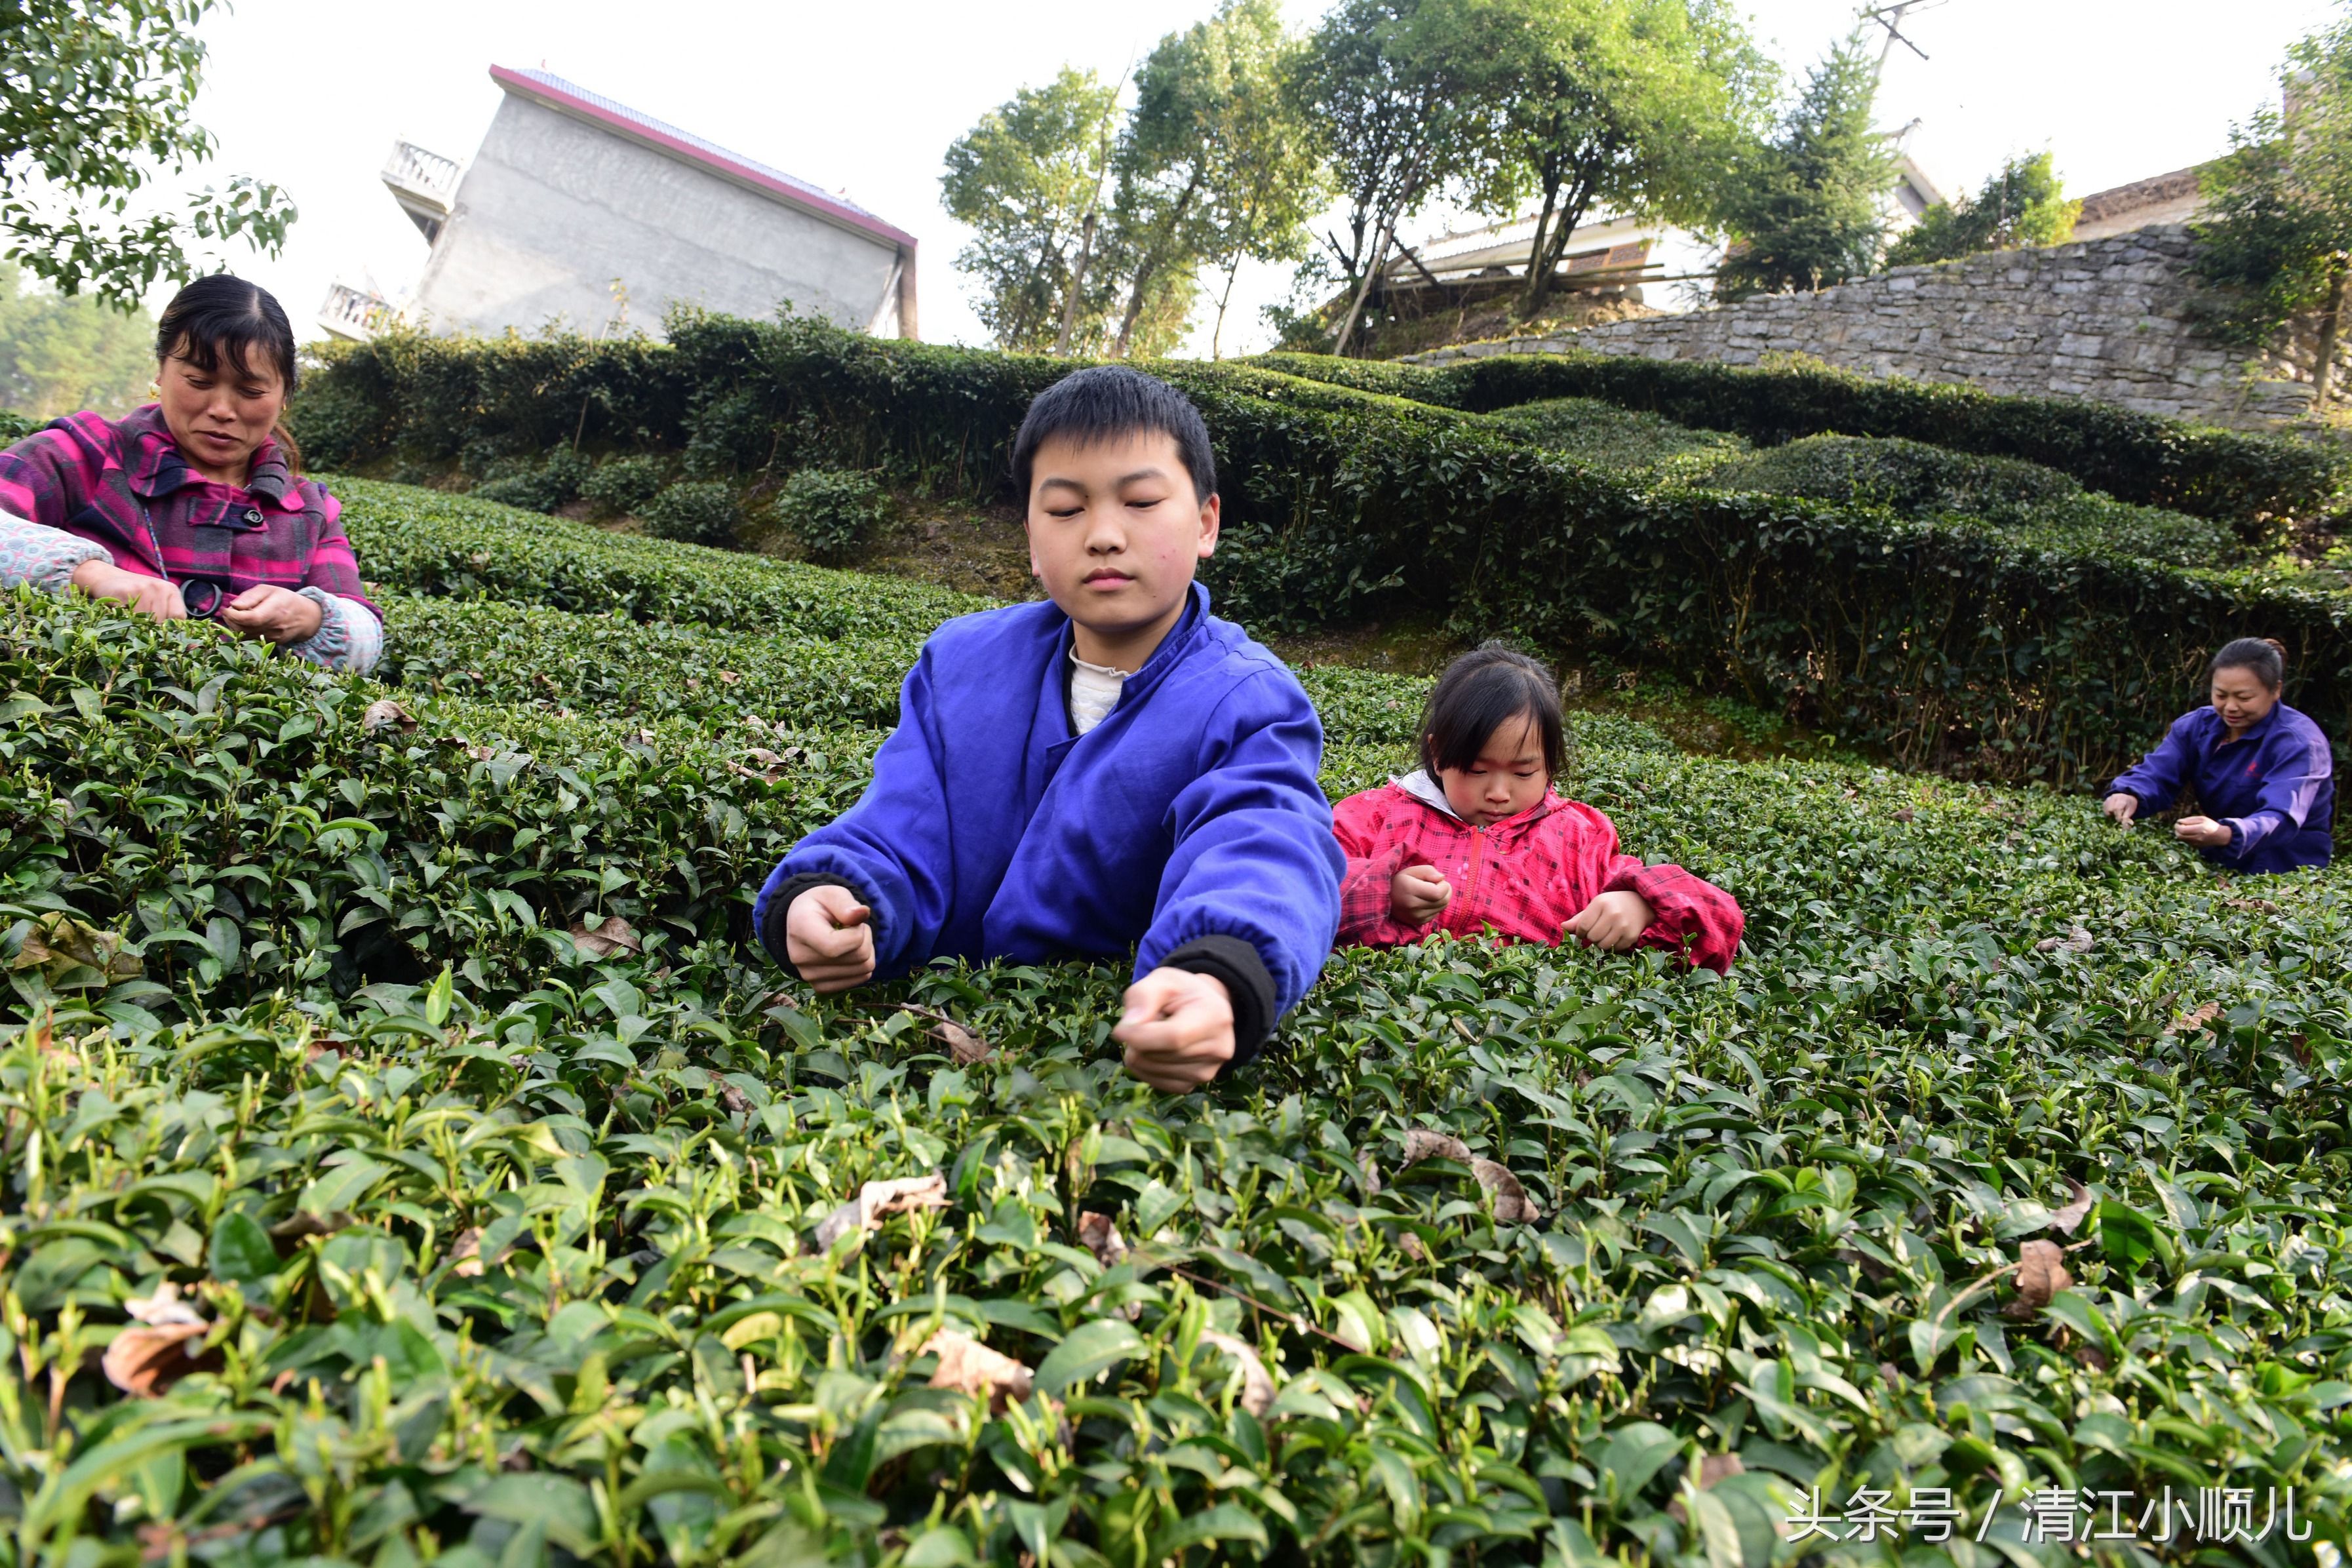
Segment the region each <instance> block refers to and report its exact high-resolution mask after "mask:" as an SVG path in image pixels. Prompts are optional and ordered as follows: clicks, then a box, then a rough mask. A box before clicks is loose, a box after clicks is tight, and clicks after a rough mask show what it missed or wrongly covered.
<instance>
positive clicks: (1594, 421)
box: [1486, 397, 1748, 479]
mask: <svg viewBox="0 0 2352 1568" xmlns="http://www.w3.org/2000/svg"><path fill="white" fill-rule="evenodd" d="M1486 423H1487V425H1488V426H1490V427H1491V428H1494V429H1496V430H1499V431H1502V432H1503V433H1504V434H1506V435H1509V436H1517V437H1520V438H1521V439H1523V440H1527V441H1532V442H1534V443H1535V444H1536V445H1538V446H1539V447H1550V448H1551V449H1552V450H1553V451H1556V452H1566V453H1568V454H1570V456H1571V457H1577V458H1584V459H1585V460H1586V461H1588V462H1593V463H1599V464H1601V466H1603V467H1605V468H1631V469H1640V470H1643V471H1646V472H1651V473H1655V474H1658V475H1659V476H1660V477H1662V478H1663V477H1677V478H1688V479H1702V478H1704V477H1705V476H1706V475H1708V474H1710V473H1712V472H1714V471H1716V470H1717V469H1718V468H1721V467H1722V466H1723V465H1724V464H1727V463H1729V462H1732V461H1734V460H1735V459H1737V458H1741V457H1744V456H1745V455H1746V454H1747V452H1748V443H1747V442H1746V441H1744V440H1742V439H1740V438H1739V437H1737V436H1729V435H1726V434H1724V433H1723V432H1721V431H1719V430H1693V429H1690V428H1688V427H1687V426H1681V425H1676V424H1675V423H1674V422H1673V421H1671V420H1667V419H1661V418H1659V417H1658V416H1656V415H1654V414H1637V413H1635V412H1633V410H1631V409H1626V408H1620V407H1618V406H1617V405H1614V404H1612V403H1603V402H1601V401H1600V400H1599V399H1598V398H1591V397H1555V398H1552V399H1549V401H1547V402H1542V403H1528V404H1522V405H1519V406H1518V407H1517V408H1506V409H1502V410H1500V411H1499V412H1497V413H1495V414H1493V415H1490V416H1488V417H1487V420H1486Z"/></svg>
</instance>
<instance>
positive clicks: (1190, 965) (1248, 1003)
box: [1167, 936, 1281, 1079]
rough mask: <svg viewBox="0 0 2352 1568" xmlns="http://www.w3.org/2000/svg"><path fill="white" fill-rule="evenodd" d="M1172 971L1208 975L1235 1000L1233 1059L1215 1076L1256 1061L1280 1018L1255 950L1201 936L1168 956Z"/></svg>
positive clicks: (1236, 941)
mask: <svg viewBox="0 0 2352 1568" xmlns="http://www.w3.org/2000/svg"><path fill="white" fill-rule="evenodd" d="M1167 963H1169V965H1170V966H1171V967H1172V968H1176V969H1184V970H1190V971H1191V972H1192V973H1194V974H1206V975H1211V976H1213V977H1214V978H1216V979H1218V980H1222V981H1223V982H1224V984H1225V991H1226V993H1227V994H1229V995H1231V996H1232V997H1233V999H1234V1059H1233V1060H1232V1061H1230V1062H1227V1063H1226V1064H1225V1066H1224V1068H1223V1070H1222V1071H1220V1072H1219V1073H1218V1074H1217V1076H1218V1077H1219V1078H1221V1079H1222V1078H1223V1077H1225V1076H1226V1075H1227V1074H1229V1073H1231V1072H1232V1071H1233V1070H1234V1068H1238V1067H1242V1066H1244V1065H1246V1064H1247V1063H1249V1062H1252V1061H1255V1060H1256V1059H1257V1054H1258V1051H1259V1050H1260V1049H1261V1048H1262V1047H1264V1046H1265V1042H1266V1040H1267V1038H1268V1037H1271V1036H1272V1035H1273V1033H1274V1026H1275V1023H1276V1019H1278V1018H1279V1017H1280V1016H1281V1015H1280V1012H1279V1011H1278V1010H1277V1009H1276V1005H1275V993H1274V976H1273V974H1272V973H1269V972H1268V971H1267V969H1266V967H1265V959H1263V958H1260V957H1259V956H1258V952H1257V949H1256V948H1255V947H1252V946H1251V945H1250V944H1249V943H1248V942H1244V941H1243V940H1242V939H1241V938H1239V937H1237V936H1201V937H1194V938H1193V939H1192V941H1191V942H1186V943H1185V944H1184V945H1183V946H1181V947H1180V948H1178V949H1177V950H1176V951H1175V952H1171V953H1170V954H1169V955H1168V958H1167Z"/></svg>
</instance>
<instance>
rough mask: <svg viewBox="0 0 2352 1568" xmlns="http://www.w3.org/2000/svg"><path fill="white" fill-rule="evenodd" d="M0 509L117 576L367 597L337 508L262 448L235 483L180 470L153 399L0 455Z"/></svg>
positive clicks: (72, 423)
mask: <svg viewBox="0 0 2352 1568" xmlns="http://www.w3.org/2000/svg"><path fill="white" fill-rule="evenodd" d="M0 511H9V512H14V513H15V514H16V515H17V516H19V517H23V518H26V519H29V520H30V521H34V522H37V523H40V524H42V525H44V526H46V527H48V528H54V529H58V530H60V531H63V532H66V533H70V534H72V535H74V536H75V537H77V538H79V539H86V540H88V541H89V542H91V543H93V544H97V545H99V546H100V547H102V548H103V549H104V550H105V551H106V552H108V554H110V555H111V556H112V557H113V559H114V563H115V564H116V565H117V566H120V567H121V568H122V569H123V570H124V571H126V572H137V573H142V574H145V575H147V576H150V577H168V578H170V579H171V580H172V581H173V582H175V583H185V582H187V581H188V580H190V579H191V578H205V579H209V580H211V581H213V582H215V583H218V584H221V585H222V586H223V587H224V588H226V590H228V591H229V592H231V593H242V592H244V591H245V590H246V589H247V588H251V587H254V586H256V585H257V584H265V583H267V584H274V585H276V586H278V587H280V588H289V589H295V588H305V587H311V588H318V589H320V590H322V591H323V592H326V593H329V594H332V595H336V596H337V597H339V598H344V599H351V600H354V601H356V602H357V603H359V604H362V605H366V606H367V607H368V608H369V609H370V610H373V611H374V612H375V614H376V616H377V617H378V618H379V619H381V618H382V616H383V611H382V610H381V609H378V608H377V606H376V605H374V604H373V602H371V601H370V600H369V598H368V597H367V590H366V588H365V587H364V586H363V585H362V584H361V582H360V568H359V562H358V560H357V558H356V557H354V556H353V555H352V542H351V541H350V540H349V539H347V538H346V537H344V534H343V525H342V513H343V508H342V503H341V502H340V501H338V500H335V498H334V497H333V496H331V495H330V494H328V493H327V491H326V489H324V488H322V487H321V486H320V485H318V484H317V483H315V482H313V481H312V480H310V479H300V478H298V477H297V476H296V475H295V474H294V473H293V472H292V471H290V470H289V468H287V466H286V460H285V458H282V457H280V456H279V455H278V445H277V443H276V442H274V441H270V442H264V443H263V444H262V447H261V449H260V450H259V451H257V452H256V453H255V454H254V455H253V467H252V470H251V472H250V473H249V474H248V475H247V479H246V483H245V485H244V486H243V487H242V488H237V487H235V486H230V485H224V484H217V483H215V482H214V481H213V480H210V479H204V478H202V477H201V476H199V475H198V474H197V473H196V472H195V471H194V469H192V468H189V467H188V460H187V459H186V458H184V457H183V456H181V454H180V448H179V445H178V443H177V442H175V441H173V439H172V433H171V431H170V430H169V429H167V428H166V427H165V426H164V424H163V409H162V408H161V407H160V406H158V405H153V404H150V405H148V406H146V407H144V408H142V409H140V410H139V411H138V412H137V413H135V414H132V415H131V416H128V417H127V418H123V419H108V418H106V417H105V416H102V415H98V414H71V415H68V416H66V417H65V418H63V419H60V420H58V421H57V422H56V423H54V424H52V425H50V426H47V428H46V429H41V430H36V431H34V432H33V433H32V434H31V435H30V436H27V437H25V438H24V439H23V440H21V441H19V442H17V443H16V445H15V446H13V447H9V448H7V449H6V450H5V451H0Z"/></svg>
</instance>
